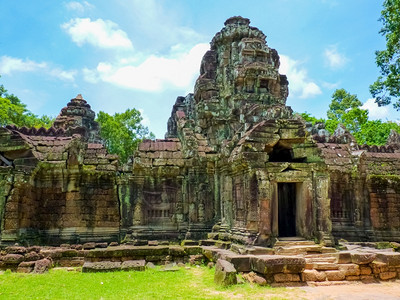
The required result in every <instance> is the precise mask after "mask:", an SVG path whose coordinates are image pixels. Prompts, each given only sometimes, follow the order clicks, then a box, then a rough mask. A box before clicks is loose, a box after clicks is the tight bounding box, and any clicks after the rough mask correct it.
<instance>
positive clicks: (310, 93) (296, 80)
mask: <svg viewBox="0 0 400 300" xmlns="http://www.w3.org/2000/svg"><path fill="white" fill-rule="evenodd" d="M280 61H281V65H280V68H279V72H280V73H281V74H285V75H286V76H287V77H288V80H289V93H290V94H291V95H293V96H295V97H299V98H303V99H305V98H311V97H314V96H316V95H319V94H321V93H322V91H321V88H320V87H319V86H318V85H317V84H316V83H315V82H314V81H312V80H311V79H309V78H308V75H307V70H306V69H305V68H302V67H301V63H300V62H299V61H296V60H293V59H291V58H290V57H288V56H286V55H280Z"/></svg>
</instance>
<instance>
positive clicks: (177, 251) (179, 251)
mask: <svg viewBox="0 0 400 300" xmlns="http://www.w3.org/2000/svg"><path fill="white" fill-rule="evenodd" d="M168 254H169V255H171V256H185V255H186V252H185V249H184V248H183V247H180V246H170V247H169V249H168Z"/></svg>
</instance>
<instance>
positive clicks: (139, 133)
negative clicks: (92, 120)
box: [96, 108, 154, 162]
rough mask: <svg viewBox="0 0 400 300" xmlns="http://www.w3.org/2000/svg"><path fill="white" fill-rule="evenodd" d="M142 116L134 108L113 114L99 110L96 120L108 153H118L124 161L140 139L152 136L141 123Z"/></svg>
mask: <svg viewBox="0 0 400 300" xmlns="http://www.w3.org/2000/svg"><path fill="white" fill-rule="evenodd" d="M142 120H143V118H142V116H141V115H140V112H139V111H138V110H136V109H134V108H133V109H127V110H126V111H125V112H123V113H115V114H114V115H113V116H111V115H109V114H108V113H105V112H102V111H100V112H99V113H98V114H97V119H96V121H97V122H99V124H100V136H101V138H102V139H103V140H104V141H105V144H106V147H107V149H108V151H109V152H110V153H114V154H118V155H119V157H120V159H121V161H122V162H126V161H127V160H128V158H129V156H131V155H132V154H133V152H134V151H135V150H136V149H137V146H138V144H139V142H140V141H142V140H143V139H145V138H151V139H153V138H154V135H153V134H152V133H151V132H149V129H148V128H147V127H146V126H143V125H142V124H141V122H142Z"/></svg>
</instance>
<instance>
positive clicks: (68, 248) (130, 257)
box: [0, 242, 204, 273]
mask: <svg viewBox="0 0 400 300" xmlns="http://www.w3.org/2000/svg"><path fill="white" fill-rule="evenodd" d="M203 258H204V257H203V255H202V248H201V247H200V246H178V245H157V244H154V245H152V243H151V242H149V245H146V246H122V245H116V244H115V243H110V244H107V243H86V244H83V245H63V246H62V247H39V246H33V247H21V246H10V247H7V248H5V249H4V250H2V251H0V270H7V269H10V270H12V271H16V272H23V273H29V272H32V271H34V267H35V263H36V262H37V261H40V260H43V259H47V260H48V261H49V267H83V266H84V264H85V263H88V264H90V265H92V266H93V264H96V263H103V262H113V263H114V262H115V263H117V264H110V269H109V270H108V271H112V270H114V269H115V265H118V266H120V267H121V264H123V263H124V262H129V261H139V260H143V261H145V262H152V263H154V264H162V265H165V264H168V263H171V262H175V263H192V264H199V263H202V262H203ZM94 268H96V267H95V266H94ZM102 269H104V268H102ZM117 269H118V268H117ZM119 269H120V268H119ZM106 271H107V270H106Z"/></svg>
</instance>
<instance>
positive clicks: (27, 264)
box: [17, 261, 36, 273]
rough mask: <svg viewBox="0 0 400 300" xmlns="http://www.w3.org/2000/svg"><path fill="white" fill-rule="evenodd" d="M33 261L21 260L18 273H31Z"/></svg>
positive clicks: (33, 265)
mask: <svg viewBox="0 0 400 300" xmlns="http://www.w3.org/2000/svg"><path fill="white" fill-rule="evenodd" d="M35 263H36V262H34V261H23V262H21V263H20V264H19V265H18V268H17V272H18V273H31V272H32V271H33V268H34V267H35Z"/></svg>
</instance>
